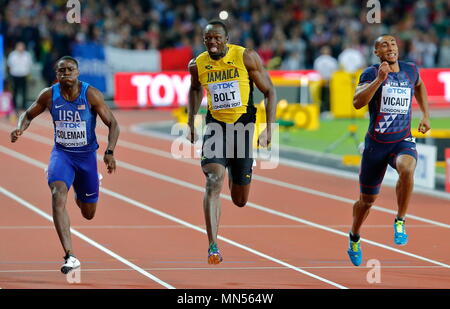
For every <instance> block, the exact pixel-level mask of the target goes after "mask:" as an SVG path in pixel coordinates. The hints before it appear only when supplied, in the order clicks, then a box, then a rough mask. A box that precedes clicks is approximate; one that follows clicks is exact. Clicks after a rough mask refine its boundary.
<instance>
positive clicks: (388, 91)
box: [380, 84, 411, 115]
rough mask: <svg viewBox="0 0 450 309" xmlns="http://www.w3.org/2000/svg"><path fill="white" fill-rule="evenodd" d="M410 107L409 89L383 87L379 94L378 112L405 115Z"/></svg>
mask: <svg viewBox="0 0 450 309" xmlns="http://www.w3.org/2000/svg"><path fill="white" fill-rule="evenodd" d="M410 105H411V88H406V87H393V86H391V85H389V84H387V85H384V86H383V89H382V92H381V107H380V112H382V113H387V114H403V115H405V114H407V113H408V112H409V107H410Z"/></svg>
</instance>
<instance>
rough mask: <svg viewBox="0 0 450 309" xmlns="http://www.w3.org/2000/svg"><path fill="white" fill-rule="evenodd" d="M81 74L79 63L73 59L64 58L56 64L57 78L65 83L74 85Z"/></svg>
mask: <svg viewBox="0 0 450 309" xmlns="http://www.w3.org/2000/svg"><path fill="white" fill-rule="evenodd" d="M79 74H80V73H79V71H78V68H77V65H76V64H75V62H73V61H70V60H62V61H59V62H58V64H57V65H56V78H57V79H58V82H60V83H61V84H63V85H67V86H72V85H74V84H75V83H76V82H77V79H78V75H79Z"/></svg>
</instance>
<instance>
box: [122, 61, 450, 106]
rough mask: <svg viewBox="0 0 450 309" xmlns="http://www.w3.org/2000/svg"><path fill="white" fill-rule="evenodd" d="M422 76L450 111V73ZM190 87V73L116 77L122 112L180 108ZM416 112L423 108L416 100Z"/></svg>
mask: <svg viewBox="0 0 450 309" xmlns="http://www.w3.org/2000/svg"><path fill="white" fill-rule="evenodd" d="M269 74H270V76H271V78H272V80H273V81H274V83H275V82H276V83H275V84H276V85H280V86H283V85H285V86H291V87H301V86H303V85H304V84H305V83H306V84H307V83H308V81H315V80H317V79H318V78H320V76H318V73H316V72H315V71H311V70H305V71H271V72H269ZM420 75H421V78H422V80H423V81H424V82H425V85H426V87H427V92H428V98H429V105H430V108H431V109H443V108H450V69H421V70H420ZM189 86H190V75H189V73H188V72H187V71H165V72H154V73H147V72H145V73H132V72H126V73H125V72H121V73H116V74H115V75H114V101H115V104H116V106H117V107H119V108H136V107H142V108H144V107H177V106H182V105H186V104H187V96H188V91H189ZM279 99H281V98H279ZM413 108H414V109H418V108H419V106H418V104H417V103H416V102H415V100H413Z"/></svg>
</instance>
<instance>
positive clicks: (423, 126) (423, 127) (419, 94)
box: [414, 76, 431, 133]
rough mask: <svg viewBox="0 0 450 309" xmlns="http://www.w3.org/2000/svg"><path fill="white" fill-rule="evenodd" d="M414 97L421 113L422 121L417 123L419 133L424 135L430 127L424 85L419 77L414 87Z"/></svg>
mask: <svg viewBox="0 0 450 309" xmlns="http://www.w3.org/2000/svg"><path fill="white" fill-rule="evenodd" d="M414 97H415V98H416V100H417V103H418V104H419V107H420V110H421V111H422V115H423V116H422V120H421V121H420V123H419V127H418V130H419V132H422V133H426V132H427V131H428V130H430V129H431V125H430V113H429V109H428V94H427V88H426V87H425V83H424V82H423V80H422V79H421V78H420V76H419V80H418V82H417V84H416V85H415V86H414Z"/></svg>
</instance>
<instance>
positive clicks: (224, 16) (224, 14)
mask: <svg viewBox="0 0 450 309" xmlns="http://www.w3.org/2000/svg"><path fill="white" fill-rule="evenodd" d="M219 18H220V19H222V20H226V19H228V12H227V11H220V13H219Z"/></svg>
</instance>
